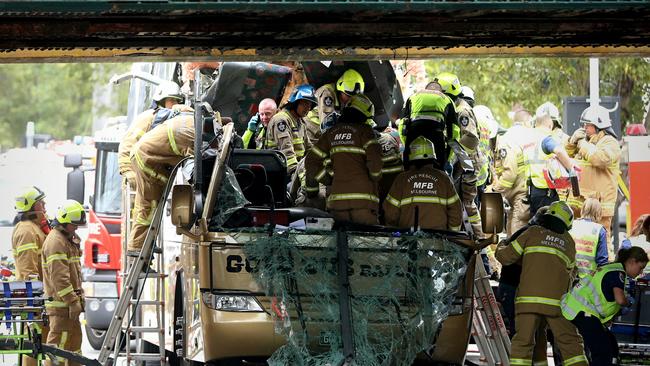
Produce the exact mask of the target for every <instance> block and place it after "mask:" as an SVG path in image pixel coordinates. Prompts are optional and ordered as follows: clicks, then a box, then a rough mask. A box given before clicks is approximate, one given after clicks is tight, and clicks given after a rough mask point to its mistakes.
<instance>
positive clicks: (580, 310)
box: [561, 247, 648, 366]
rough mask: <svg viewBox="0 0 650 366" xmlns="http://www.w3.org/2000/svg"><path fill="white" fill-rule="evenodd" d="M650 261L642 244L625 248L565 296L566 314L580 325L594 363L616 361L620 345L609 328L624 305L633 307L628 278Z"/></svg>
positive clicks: (635, 275) (597, 364)
mask: <svg viewBox="0 0 650 366" xmlns="http://www.w3.org/2000/svg"><path fill="white" fill-rule="evenodd" d="M646 264H648V254H647V253H646V252H645V250H643V249H642V248H640V247H630V248H626V249H621V250H620V251H619V252H618V256H617V259H616V262H614V263H611V264H607V265H604V266H602V267H599V268H598V269H597V270H596V272H593V273H592V274H591V275H590V276H587V277H583V278H582V279H581V280H580V282H579V283H578V284H577V285H576V286H575V287H574V288H573V289H572V290H571V291H570V292H569V293H568V294H566V295H564V297H563V298H562V302H561V307H562V315H564V317H565V318H566V319H569V320H570V321H571V322H572V323H573V324H575V326H576V327H577V328H578V331H579V332H580V334H581V335H582V338H583V339H584V342H585V350H586V351H587V353H588V354H589V358H590V361H591V362H590V363H589V364H590V365H591V366H601V365H613V364H616V360H615V358H616V357H617V355H618V346H615V345H614V344H616V343H615V342H612V341H611V339H612V337H613V335H612V334H611V332H610V331H609V329H607V326H606V324H607V322H609V321H610V320H611V319H612V318H613V317H614V316H616V314H618V312H619V310H621V306H630V305H631V304H632V301H631V300H632V297H630V296H628V295H627V294H626V293H625V288H626V285H627V277H631V278H635V277H637V276H638V275H640V274H641V273H642V272H643V269H644V268H645V266H646Z"/></svg>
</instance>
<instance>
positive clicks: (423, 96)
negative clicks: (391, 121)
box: [409, 91, 454, 126]
mask: <svg viewBox="0 0 650 366" xmlns="http://www.w3.org/2000/svg"><path fill="white" fill-rule="evenodd" d="M409 102H410V106H411V108H410V115H409V117H410V118H411V121H415V120H422V119H425V120H431V121H432V122H438V123H440V124H441V126H444V123H445V109H446V108H447V106H448V105H449V104H452V105H453V103H454V102H453V101H452V100H451V99H450V98H449V97H448V96H446V95H444V94H443V93H440V92H434V91H426V92H419V93H415V94H413V95H412V96H411V97H410V98H409Z"/></svg>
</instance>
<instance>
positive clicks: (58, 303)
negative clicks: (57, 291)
mask: <svg viewBox="0 0 650 366" xmlns="http://www.w3.org/2000/svg"><path fill="white" fill-rule="evenodd" d="M45 307H46V308H67V307H68V304H66V303H65V302H63V301H56V300H52V301H45Z"/></svg>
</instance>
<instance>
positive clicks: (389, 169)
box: [381, 165, 404, 174]
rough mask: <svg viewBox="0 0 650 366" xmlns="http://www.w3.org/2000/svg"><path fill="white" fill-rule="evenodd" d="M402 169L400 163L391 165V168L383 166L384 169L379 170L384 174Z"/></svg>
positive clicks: (401, 170)
mask: <svg viewBox="0 0 650 366" xmlns="http://www.w3.org/2000/svg"><path fill="white" fill-rule="evenodd" d="M403 171H404V167H403V166H401V165H400V166H395V167H392V168H384V169H382V170H381V172H382V173H384V174H390V173H401V172H403Z"/></svg>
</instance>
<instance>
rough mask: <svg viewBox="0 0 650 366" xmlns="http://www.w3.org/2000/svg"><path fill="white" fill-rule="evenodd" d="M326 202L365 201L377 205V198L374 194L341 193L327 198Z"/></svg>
mask: <svg viewBox="0 0 650 366" xmlns="http://www.w3.org/2000/svg"><path fill="white" fill-rule="evenodd" d="M327 200H328V201H346V200H366V201H372V202H377V203H379V198H377V196H375V195H374V194H367V193H341V194H332V195H330V196H329V197H327Z"/></svg>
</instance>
